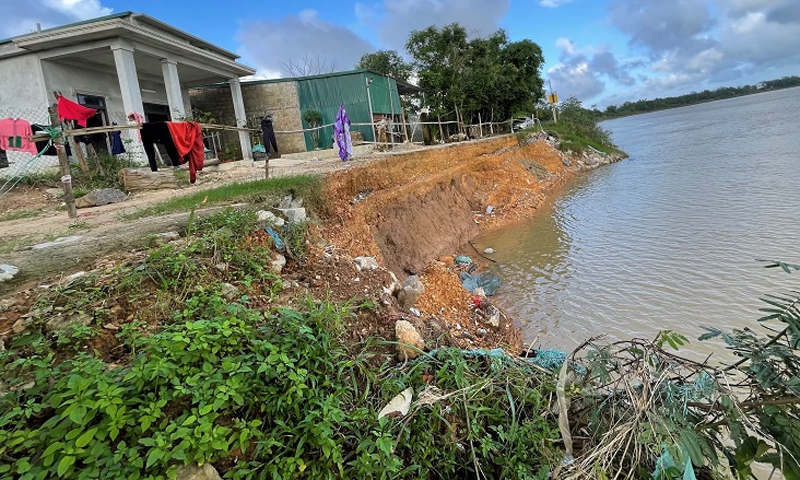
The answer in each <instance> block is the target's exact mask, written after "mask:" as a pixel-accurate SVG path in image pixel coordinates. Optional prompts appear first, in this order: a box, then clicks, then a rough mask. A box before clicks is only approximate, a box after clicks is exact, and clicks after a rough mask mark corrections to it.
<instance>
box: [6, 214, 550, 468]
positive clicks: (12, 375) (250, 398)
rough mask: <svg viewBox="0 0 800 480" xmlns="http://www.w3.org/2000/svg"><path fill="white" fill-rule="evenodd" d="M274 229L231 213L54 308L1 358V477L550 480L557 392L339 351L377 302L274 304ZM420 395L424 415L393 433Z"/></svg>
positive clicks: (444, 361) (63, 289)
mask: <svg viewBox="0 0 800 480" xmlns="http://www.w3.org/2000/svg"><path fill="white" fill-rule="evenodd" d="M259 231H260V227H259V226H258V224H257V222H256V219H255V216H254V215H253V214H252V213H251V212H239V211H235V210H228V211H225V212H222V213H219V214H215V215H212V216H210V217H208V218H206V219H205V220H203V221H200V222H198V223H197V224H196V225H194V226H193V228H192V229H191V232H192V234H191V236H190V237H189V238H187V240H186V242H185V243H184V242H173V243H171V244H167V245H164V246H162V247H159V248H157V249H154V250H153V251H152V252H151V253H150V255H149V256H148V257H147V258H146V259H145V260H144V261H143V262H142V263H141V264H138V265H137V264H133V265H127V266H125V267H122V268H120V269H118V270H116V271H115V272H114V273H113V274H111V275H110V276H109V275H103V276H102V277H101V276H94V275H91V276H86V277H81V278H78V279H76V280H73V281H71V282H69V283H67V284H65V285H63V286H59V287H57V288H54V289H52V290H50V291H48V293H47V294H46V295H45V296H43V297H41V298H40V299H39V301H38V302H37V303H36V304H35V305H34V307H33V308H32V309H31V312H32V315H31V318H30V320H28V322H29V323H28V324H27V328H26V331H25V332H24V333H23V334H22V335H20V336H17V337H15V338H13V339H11V340H9V342H8V343H7V344H6V347H7V349H6V350H5V351H0V370H2V371H3V372H4V376H3V379H2V383H0V392H2V393H1V394H0V458H2V459H3V462H0V477H4V478H5V477H13V478H19V479H34V478H56V477H58V478H99V477H103V478H170V477H171V476H172V475H174V472H175V469H176V468H177V466H179V465H182V464H184V463H190V462H198V463H205V462H211V463H213V464H214V465H215V466H217V468H219V469H220V470H221V471H222V472H223V473H224V474H225V476H226V478H265V477H267V478H300V477H305V478H356V477H366V478H427V477H429V476H430V475H435V476H438V477H445V478H464V477H471V476H475V475H478V472H479V471H480V472H482V473H483V475H485V476H488V477H490V478H540V479H543V478H546V475H547V473H548V471H549V465H551V464H553V463H554V459H555V458H556V452H555V451H554V450H553V442H554V441H555V440H556V438H557V430H555V429H554V428H553V424H552V422H551V421H550V419H549V412H548V401H549V400H548V399H549V397H550V395H551V393H552V391H553V388H554V387H553V384H552V381H551V379H549V378H548V377H542V376H537V375H534V372H535V370H534V368H533V367H532V366H531V365H530V364H527V363H526V362H523V361H515V360H512V359H510V358H507V357H484V356H479V355H467V354H464V353H462V352H461V351H459V350H453V349H442V350H439V351H438V352H432V353H430V354H426V355H425V356H423V357H422V358H421V359H418V360H417V361H415V362H412V363H411V364H409V365H407V366H406V368H403V369H398V368H395V366H394V365H393V364H390V363H387V364H384V365H382V366H379V367H377V368H376V367H374V366H371V365H370V364H369V363H368V361H367V360H368V359H371V358H380V354H381V351H382V349H384V348H385V345H383V344H382V343H381V342H368V343H367V344H366V345H357V346H347V345H345V344H344V343H342V342H341V341H340V340H339V337H338V335H339V333H341V332H342V330H343V328H344V321H345V320H346V319H348V318H349V317H351V316H352V315H354V314H355V313H356V311H357V310H358V309H360V308H362V307H361V306H360V305H354V304H349V303H348V304H344V305H335V304H332V303H330V302H327V301H321V302H317V301H314V300H312V299H310V298H307V299H306V300H305V301H303V302H301V307H300V308H296V309H289V308H285V307H281V306H279V305H278V304H275V303H272V302H273V300H274V298H275V296H276V295H278V294H279V293H280V290H281V282H280V279H279V278H278V277H277V276H275V275H274V274H272V273H271V272H269V271H268V270H267V269H266V268H265V267H266V264H265V261H266V260H267V258H268V254H269V251H270V248H269V244H266V245H264V244H261V243H256V242H254V238H255V237H254V235H257V234H258V233H259ZM221 264H224V265H225V268H219V265H221ZM232 285H238V287H232ZM232 290H233V291H232ZM364 305H365V307H369V304H368V302H367V303H365V304H364ZM112 306H113V307H112ZM117 309H119V310H122V311H124V312H128V311H130V312H132V316H133V318H132V319H131V320H130V321H122V319H121V318H120V315H123V314H121V313H120V312H119V311H115V310H117ZM65 319H71V320H72V321H73V322H74V323H72V324H71V325H67V324H66V323H65V322H64V320H65ZM109 325H110V326H112V327H113V328H111V329H110V330H109ZM114 331H118V333H116V334H111V333H110V332H114ZM408 387H411V388H413V389H414V390H415V391H416V392H419V394H418V400H419V401H418V402H417V404H416V405H415V407H414V410H413V413H412V415H411V416H410V417H408V418H407V419H406V420H403V421H400V420H398V419H394V418H389V417H387V418H383V419H381V420H379V419H378V418H377V411H378V410H379V409H380V408H381V407H383V406H384V405H385V404H386V403H387V402H388V401H389V400H390V399H391V398H392V397H394V396H395V395H396V394H397V393H399V392H400V391H402V390H404V389H405V388H408Z"/></svg>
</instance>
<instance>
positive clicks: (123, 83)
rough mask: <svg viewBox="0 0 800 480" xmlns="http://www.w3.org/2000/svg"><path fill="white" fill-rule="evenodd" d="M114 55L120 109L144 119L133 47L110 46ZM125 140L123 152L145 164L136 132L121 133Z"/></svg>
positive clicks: (126, 113) (122, 43)
mask: <svg viewBox="0 0 800 480" xmlns="http://www.w3.org/2000/svg"><path fill="white" fill-rule="evenodd" d="M111 51H112V52H113V53H114V64H115V65H116V67H117V78H118V80H119V90H120V93H121V94H122V107H123V108H124V109H125V115H126V116H127V115H130V114H132V113H134V112H135V113H138V114H139V115H141V116H142V117H144V106H143V105H142V91H141V89H140V87H139V76H138V75H137V74H136V62H135V61H134V59H133V51H134V49H133V46H132V45H130V44H128V43H126V42H122V41H117V42H114V43H112V44H111ZM122 135H123V138H125V139H126V142H125V143H126V145H125V150H126V151H127V152H128V153H129V154H130V155H131V156H132V157H133V158H135V159H137V160H138V161H139V162H141V163H142V164H146V163H147V158H146V156H145V153H144V147H143V146H142V142H141V140H139V135H138V134H137V131H136V130H126V131H124V132H123V133H122Z"/></svg>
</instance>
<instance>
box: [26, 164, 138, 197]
mask: <svg viewBox="0 0 800 480" xmlns="http://www.w3.org/2000/svg"><path fill="white" fill-rule="evenodd" d="M98 159H99V161H100V166H101V167H102V169H97V168H96V167H95V166H94V165H93V163H92V161H91V160H90V159H87V162H88V163H89V165H90V168H89V170H88V171H86V172H84V171H83V170H81V168H80V166H79V165H78V164H77V163H71V164H70V174H71V176H72V189H73V192H74V193H75V197H76V198H77V197H81V196H83V195H85V194H87V193H90V192H92V191H94V190H98V189H101V188H118V189H120V190H123V188H122V185H120V183H119V175H118V174H119V171H120V170H122V169H123V168H128V167H139V166H141V165H138V164H136V163H135V162H133V161H132V160H131V159H129V158H127V156H125V155H109V154H107V153H99V154H98ZM20 183H21V184H23V185H33V186H44V187H48V188H57V187H61V173H60V172H59V171H58V169H57V168H53V169H49V170H46V171H42V172H37V173H27V174H25V175H23V176H22V177H21V179H20Z"/></svg>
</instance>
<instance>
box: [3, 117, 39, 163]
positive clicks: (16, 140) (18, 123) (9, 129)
mask: <svg viewBox="0 0 800 480" xmlns="http://www.w3.org/2000/svg"><path fill="white" fill-rule="evenodd" d="M32 135H33V131H32V130H31V124H30V123H28V121H27V120H23V119H21V118H17V119H14V118H4V119H2V120H0V148H2V149H3V150H9V151H17V152H28V153H30V154H33V155H36V154H37V153H39V151H38V150H36V144H35V143H33V142H31V141H30V140H29V139H28V137H30V136H32Z"/></svg>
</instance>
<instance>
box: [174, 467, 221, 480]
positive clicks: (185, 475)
mask: <svg viewBox="0 0 800 480" xmlns="http://www.w3.org/2000/svg"><path fill="white" fill-rule="evenodd" d="M177 473H178V475H177V476H176V477H175V479H176V480H222V477H220V476H219V472H217V469H216V468H214V467H213V466H212V465H211V464H210V463H204V464H203V466H202V467H201V466H199V465H197V464H196V463H193V464H191V465H182V466H180V467H178V472H177Z"/></svg>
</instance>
